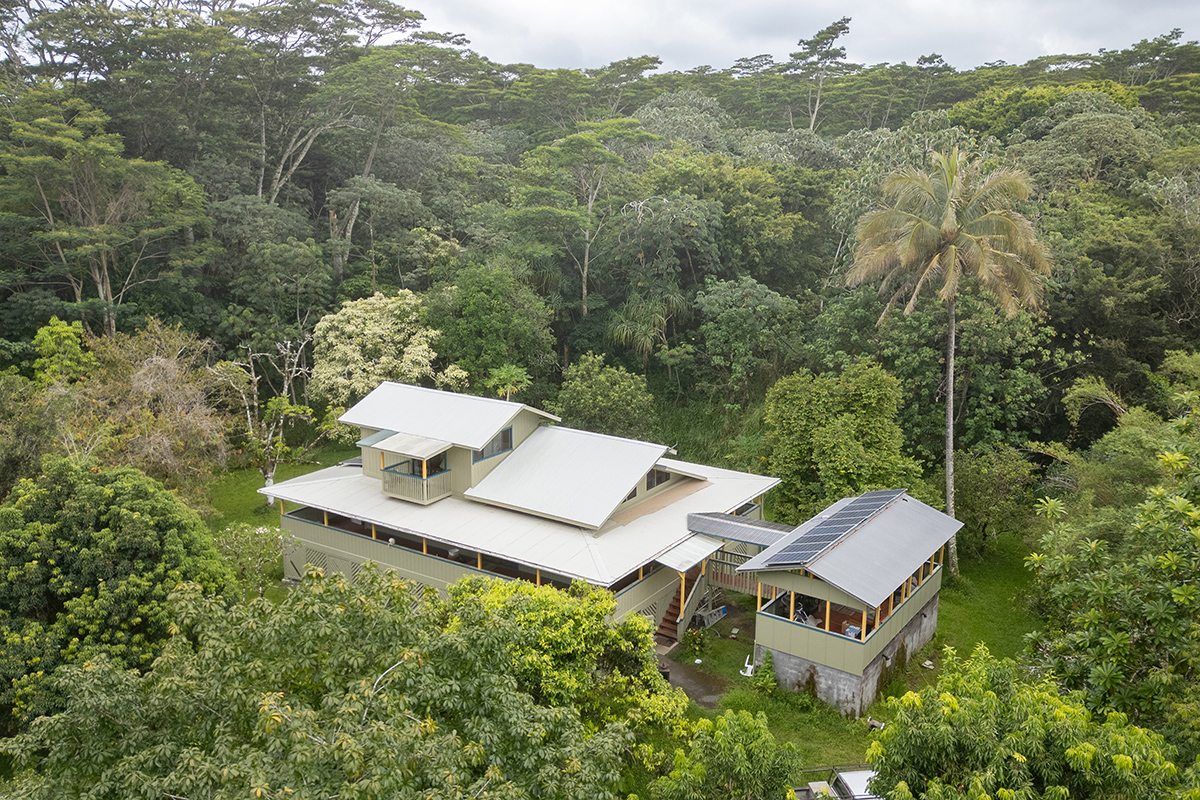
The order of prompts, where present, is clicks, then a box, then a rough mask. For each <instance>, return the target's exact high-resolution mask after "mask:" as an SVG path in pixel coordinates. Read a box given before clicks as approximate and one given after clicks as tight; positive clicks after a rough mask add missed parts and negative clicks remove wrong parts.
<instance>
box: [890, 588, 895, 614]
mask: <svg viewBox="0 0 1200 800" xmlns="http://www.w3.org/2000/svg"><path fill="white" fill-rule="evenodd" d="M895 607H896V593H895V592H892V593H891V594H890V595H889V596H888V616H889V617H890V616H891V615H892V609H894V608H895Z"/></svg>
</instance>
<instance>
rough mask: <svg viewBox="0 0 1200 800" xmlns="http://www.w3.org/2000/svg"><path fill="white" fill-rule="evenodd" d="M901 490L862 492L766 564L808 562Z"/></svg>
mask: <svg viewBox="0 0 1200 800" xmlns="http://www.w3.org/2000/svg"><path fill="white" fill-rule="evenodd" d="M905 491H906V490H905V489H883V490H876V491H872V492H866V493H864V494H862V495H860V496H858V497H856V498H854V499H853V500H851V501H850V502H849V503H847V504H846V505H845V506H843V507H842V508H840V509H838V510H837V511H836V512H834V513H833V514H830V515H829V516H828V517H825V518H824V519H822V520H821V521H819V522H818V523H817V524H816V525H814V526H813V527H811V528H809V529H808V530H806V531H804V532H803V533H800V534H798V535H796V537H795V538H794V539H792V540H791V541H787V537H785V538H784V539H782V540H780V542H779V544H782V545H784V546H783V547H781V548H780V549H779V550H778V551H777V552H775V553H773V554H772V555H771V557H770V560H768V561H767V566H782V565H788V564H808V563H810V562H812V561H813V560H815V559H816V558H817V557H818V556H819V555H821V554H822V553H824V552H825V551H826V550H828V549H829V548H830V547H832V546H833V545H835V544H837V543H838V542H840V541H841V540H842V539H844V538H846V537H847V536H849V535H850V534H851V533H853V532H854V531H855V530H857V529H858V528H859V527H861V526H862V525H863V524H864V523H866V522H867V521H868V520H870V519H871V518H873V517H874V516H875V515H876V514H878V513H879V512H880V511H882V510H883V509H884V508H886V507H887V506H888V505H889V504H891V503H892V502H893V501H894V500H896V499H897V498H898V497H900V496H901V495H903V494H904V492H905Z"/></svg>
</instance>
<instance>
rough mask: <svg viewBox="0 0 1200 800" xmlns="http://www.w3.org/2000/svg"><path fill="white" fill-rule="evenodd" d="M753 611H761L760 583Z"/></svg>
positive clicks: (759, 583) (760, 583)
mask: <svg viewBox="0 0 1200 800" xmlns="http://www.w3.org/2000/svg"><path fill="white" fill-rule="evenodd" d="M754 610H755V611H762V581H759V582H758V602H756V603H755V604H754Z"/></svg>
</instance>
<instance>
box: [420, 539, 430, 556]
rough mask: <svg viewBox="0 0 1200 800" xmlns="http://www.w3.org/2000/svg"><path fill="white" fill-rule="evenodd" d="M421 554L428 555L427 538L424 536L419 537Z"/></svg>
mask: <svg viewBox="0 0 1200 800" xmlns="http://www.w3.org/2000/svg"><path fill="white" fill-rule="evenodd" d="M421 555H423V556H427V555H429V540H428V539H426V538H425V537H424V536H422V537H421Z"/></svg>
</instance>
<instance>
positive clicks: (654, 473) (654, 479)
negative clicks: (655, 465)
mask: <svg viewBox="0 0 1200 800" xmlns="http://www.w3.org/2000/svg"><path fill="white" fill-rule="evenodd" d="M669 480H671V473H669V472H666V471H665V470H661V469H652V470H650V471H649V472H647V473H646V491H650V490H651V489H653V488H654V487H655V486H658V485H660V484H663V483H666V482H667V481H669Z"/></svg>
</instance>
